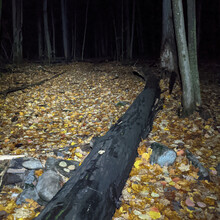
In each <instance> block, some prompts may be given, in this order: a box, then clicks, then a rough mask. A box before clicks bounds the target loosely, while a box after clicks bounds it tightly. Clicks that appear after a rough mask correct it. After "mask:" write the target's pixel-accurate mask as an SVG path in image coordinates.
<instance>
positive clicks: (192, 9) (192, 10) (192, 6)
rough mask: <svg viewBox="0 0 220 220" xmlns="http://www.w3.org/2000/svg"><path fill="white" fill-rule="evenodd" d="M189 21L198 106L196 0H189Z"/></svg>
mask: <svg viewBox="0 0 220 220" xmlns="http://www.w3.org/2000/svg"><path fill="white" fill-rule="evenodd" d="M187 18H188V19H187V21H188V51H189V62H190V69H191V74H192V82H193V91H194V101H195V102H196V105H197V106H200V105H201V95H200V84H199V71H198V61H197V43H196V2H195V0H187Z"/></svg>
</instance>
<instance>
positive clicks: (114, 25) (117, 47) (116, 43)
mask: <svg viewBox="0 0 220 220" xmlns="http://www.w3.org/2000/svg"><path fill="white" fill-rule="evenodd" d="M112 20H113V28H114V33H115V48H116V60H117V61H119V45H118V35H117V28H116V22H115V18H113V19H112Z"/></svg>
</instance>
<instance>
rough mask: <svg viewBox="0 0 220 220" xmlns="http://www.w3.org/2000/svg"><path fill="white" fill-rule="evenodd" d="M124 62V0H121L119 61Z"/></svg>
mask: <svg viewBox="0 0 220 220" xmlns="http://www.w3.org/2000/svg"><path fill="white" fill-rule="evenodd" d="M123 60H124V0H121V61H123Z"/></svg>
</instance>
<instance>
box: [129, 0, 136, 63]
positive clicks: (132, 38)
mask: <svg viewBox="0 0 220 220" xmlns="http://www.w3.org/2000/svg"><path fill="white" fill-rule="evenodd" d="M134 25H135V0H133V8H132V26H131V42H130V48H129V59H132V58H133V44H134Z"/></svg>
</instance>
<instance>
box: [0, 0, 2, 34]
mask: <svg viewBox="0 0 220 220" xmlns="http://www.w3.org/2000/svg"><path fill="white" fill-rule="evenodd" d="M1 21H2V0H0V31H1V25H2V24H1Z"/></svg>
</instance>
